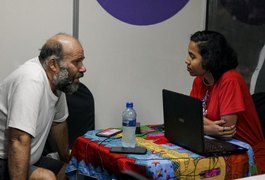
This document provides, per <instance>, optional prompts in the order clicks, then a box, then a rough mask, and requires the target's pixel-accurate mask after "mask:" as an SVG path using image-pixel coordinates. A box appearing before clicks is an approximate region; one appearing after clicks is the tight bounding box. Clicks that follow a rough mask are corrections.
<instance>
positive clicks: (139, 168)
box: [66, 126, 256, 180]
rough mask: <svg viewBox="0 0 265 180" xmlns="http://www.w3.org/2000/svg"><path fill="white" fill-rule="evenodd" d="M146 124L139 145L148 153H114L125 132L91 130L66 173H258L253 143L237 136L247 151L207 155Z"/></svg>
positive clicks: (77, 147) (78, 144) (107, 175)
mask: <svg viewBox="0 0 265 180" xmlns="http://www.w3.org/2000/svg"><path fill="white" fill-rule="evenodd" d="M152 127H153V126H144V127H142V134H141V135H138V137H137V138H136V141H137V145H138V146H144V147H146V149H147V150H148V151H147V153H146V154H144V155H136V154H117V153H110V151H109V150H110V148H111V147H114V146H121V134H119V135H116V136H114V137H111V138H104V137H98V136H96V133H97V132H98V131H99V130H94V131H88V132H87V133H86V134H85V135H84V136H81V137H79V138H78V139H77V140H76V141H75V143H74V146H73V149H72V153H71V160H70V162H69V164H68V166H67V169H66V173H67V175H68V177H69V179H70V180H71V179H76V174H77V173H80V174H83V175H85V176H91V177H95V178H97V179H103V180H104V179H117V177H118V175H119V173H120V172H122V171H124V170H131V171H134V172H137V173H139V174H141V175H143V176H145V177H147V178H148V179H163V180H164V179H204V178H206V179H207V180H208V179H236V178H241V177H246V176H251V175H252V174H255V173H256V169H255V164H254V160H253V151H252V149H251V147H250V146H249V145H248V144H246V143H243V142H241V141H237V140H231V142H232V143H235V144H239V145H241V146H244V147H247V148H248V149H249V151H248V152H247V153H242V154H235V155H229V156H219V157H204V156H200V155H198V154H195V153H193V152H191V151H188V150H186V149H184V148H182V147H179V146H176V145H174V144H171V143H169V142H168V141H167V139H166V138H165V137H164V134H163V132H161V131H160V130H156V129H155V128H152Z"/></svg>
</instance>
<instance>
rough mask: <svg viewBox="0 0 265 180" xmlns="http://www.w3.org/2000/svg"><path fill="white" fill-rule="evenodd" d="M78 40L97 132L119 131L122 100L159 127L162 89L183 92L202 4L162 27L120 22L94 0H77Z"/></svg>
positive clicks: (199, 0) (195, 1)
mask: <svg viewBox="0 0 265 180" xmlns="http://www.w3.org/2000/svg"><path fill="white" fill-rule="evenodd" d="M79 3H80V14H79V18H80V19H79V39H80V41H81V43H82V44H83V46H84V48H85V56H86V60H85V65H86V67H87V73H86V74H85V76H84V78H83V79H82V82H83V83H84V84H86V85H87V86H88V87H89V89H90V90H91V91H92V93H93V95H94V98H95V111H96V128H105V127H120V126H121V112H122V110H123V108H124V106H125V102H126V101H127V100H130V101H133V102H134V103H135V109H136V110H137V113H138V118H137V120H138V121H139V122H141V123H142V124H150V123H162V122H163V112H162V95H161V94H162V89H163V88H166V89H171V90H175V91H178V92H182V93H184V94H188V93H189V91H190V88H191V83H192V78H191V77H190V76H189V73H187V71H186V65H185V63H184V60H185V58H186V56H187V45H188V42H189V37H190V35H191V34H192V33H194V32H195V31H197V30H202V29H204V21H205V12H206V11H205V9H206V1H204V0H190V1H189V2H188V3H187V4H186V5H185V6H184V8H183V9H182V10H180V11H179V12H178V13H177V14H175V15H174V16H173V17H171V18H169V19H167V20H166V21H163V22H161V23H157V24H153V25H148V26H137V25H132V24H128V23H125V22H122V21H120V20H118V19H116V18H114V17H113V16H111V15H110V14H109V13H108V12H106V11H105V10H104V9H103V8H102V7H101V6H100V4H99V3H98V1H95V0H80V2H79Z"/></svg>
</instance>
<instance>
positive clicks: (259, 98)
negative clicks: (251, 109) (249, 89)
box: [252, 92, 265, 136]
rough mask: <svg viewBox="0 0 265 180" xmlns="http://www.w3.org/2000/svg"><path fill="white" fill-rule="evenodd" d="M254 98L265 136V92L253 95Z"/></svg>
mask: <svg viewBox="0 0 265 180" xmlns="http://www.w3.org/2000/svg"><path fill="white" fill-rule="evenodd" d="M252 98H253V101H254V104H255V106H256V109H257V113H258V115H259V119H260V122H261V126H262V130H263V134H264V136H265V92H259V93H255V94H252Z"/></svg>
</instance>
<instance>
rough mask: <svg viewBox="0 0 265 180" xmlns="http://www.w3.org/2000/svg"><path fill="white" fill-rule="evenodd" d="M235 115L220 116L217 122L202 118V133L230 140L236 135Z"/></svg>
mask: <svg viewBox="0 0 265 180" xmlns="http://www.w3.org/2000/svg"><path fill="white" fill-rule="evenodd" d="M236 122H237V114H229V115H225V116H222V117H221V119H220V120H218V121H212V120H210V119H208V118H206V117H204V133H205V134H207V135H211V136H215V137H218V138H222V139H229V138H232V137H233V136H234V135H235V133H236Z"/></svg>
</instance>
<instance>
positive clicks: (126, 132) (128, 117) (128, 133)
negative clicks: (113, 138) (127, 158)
mask: <svg viewBox="0 0 265 180" xmlns="http://www.w3.org/2000/svg"><path fill="white" fill-rule="evenodd" d="M135 129H136V111H135V110H134V108H133V103H132V102H127V103H126V109H125V110H124V111H123V112H122V131H123V132H122V140H121V141H122V146H123V147H135V144H136V137H135Z"/></svg>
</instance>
